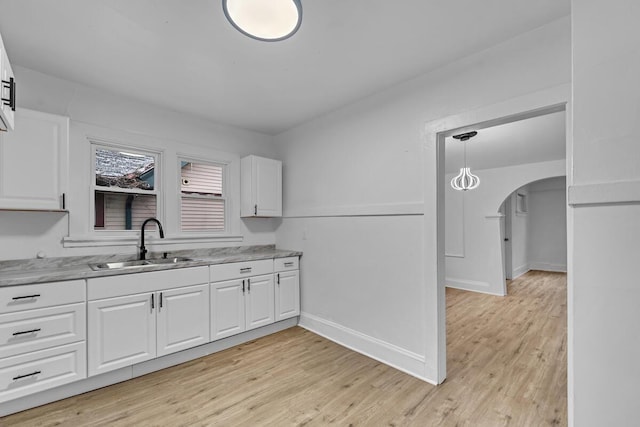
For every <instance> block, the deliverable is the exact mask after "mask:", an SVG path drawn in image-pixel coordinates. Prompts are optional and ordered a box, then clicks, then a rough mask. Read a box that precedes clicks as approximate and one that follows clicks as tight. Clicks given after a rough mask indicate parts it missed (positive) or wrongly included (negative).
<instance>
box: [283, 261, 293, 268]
mask: <svg viewBox="0 0 640 427" xmlns="http://www.w3.org/2000/svg"><path fill="white" fill-rule="evenodd" d="M284 266H285V267H293V261H289V262H285V263H284Z"/></svg>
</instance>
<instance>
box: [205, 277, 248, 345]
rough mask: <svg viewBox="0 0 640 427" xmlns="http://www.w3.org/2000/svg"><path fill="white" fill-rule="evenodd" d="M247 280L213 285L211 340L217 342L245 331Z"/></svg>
mask: <svg viewBox="0 0 640 427" xmlns="http://www.w3.org/2000/svg"><path fill="white" fill-rule="evenodd" d="M245 286H246V279H236V280H228V281H225V282H216V283H212V284H211V340H212V341H215V340H218V339H220V338H225V337H228V336H231V335H235V334H239V333H240V332H243V331H244V330H245V327H244V326H245V324H244V319H245V307H244V294H245V291H246V289H245Z"/></svg>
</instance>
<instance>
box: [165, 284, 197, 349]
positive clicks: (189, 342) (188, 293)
mask: <svg viewBox="0 0 640 427" xmlns="http://www.w3.org/2000/svg"><path fill="white" fill-rule="evenodd" d="M157 295H158V307H157V309H158V311H157V313H158V314H157V338H158V356H164V355H165V354H169V353H174V352H176V351H180V350H185V349H187V348H191V347H195V346H197V345H201V344H205V343H208V342H209V284H206V285H198V286H188V287H186V288H179V289H171V290H168V291H163V292H159V293H158V294H157Z"/></svg>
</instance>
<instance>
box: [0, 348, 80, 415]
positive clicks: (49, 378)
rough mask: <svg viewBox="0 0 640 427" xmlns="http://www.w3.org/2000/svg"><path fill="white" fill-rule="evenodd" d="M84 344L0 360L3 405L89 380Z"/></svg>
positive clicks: (0, 386) (0, 391)
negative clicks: (20, 398) (41, 392)
mask: <svg viewBox="0 0 640 427" xmlns="http://www.w3.org/2000/svg"><path fill="white" fill-rule="evenodd" d="M86 372H87V366H86V356H85V343H84V341H83V342H77V343H74V344H68V345H63V346H60V347H53V348H48V349H46V350H40V351H34V352H31V353H24V354H20V355H17V356H13V357H7V358H4V359H2V360H0V401H2V402H4V401H8V400H13V399H16V398H19V397H23V396H27V395H29V394H32V393H36V392H38V391H43V390H47V389H49V388H52V387H57V386H59V385H62V384H67V383H70V382H73V381H77V380H80V379H83V378H86Z"/></svg>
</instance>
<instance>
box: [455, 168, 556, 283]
mask: <svg viewBox="0 0 640 427" xmlns="http://www.w3.org/2000/svg"><path fill="white" fill-rule="evenodd" d="M565 166H566V165H565V161H564V160H554V161H549V162H542V163H529V164H524V165H515V166H508V167H504V168H495V169H484V170H476V171H474V174H476V175H478V177H479V178H480V183H481V184H480V186H479V187H478V188H476V189H475V190H473V191H466V192H464V193H463V198H464V218H463V219H464V221H463V223H464V225H463V226H464V257H447V258H446V278H445V279H446V284H447V286H448V287H453V288H458V289H465V290H470V291H476V292H484V293H489V294H494V295H506V286H505V277H504V269H503V264H502V250H503V241H502V238H501V234H500V228H501V224H500V222H501V221H503V220H504V218H503V217H502V215H499V214H498V210H499V209H500V206H501V205H502V203H503V202H504V200H505V199H506V198H507V197H513V196H512V193H513V192H514V191H516V190H518V189H520V190H519V191H521V192H526V190H524V189H522V188H521V187H523V186H524V185H525V184H528V183H530V182H532V181H537V180H539V179H544V178H549V177H554V176H559V175H564V173H565ZM445 191H455V190H453V189H451V190H450V187H446V190H445ZM445 208H446V206H445ZM512 211H515V200H513V203H512ZM452 216H453V217H455V215H452ZM448 218H449V214H447V215H446V219H445V224H446V221H447V220H448ZM528 222H529V221H528V215H512V244H513V245H512V246H513V249H512V265H513V270H514V275H515V276H517V275H518V274H522V273H525V272H526V271H528V258H527V257H528V255H527V239H528Z"/></svg>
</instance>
